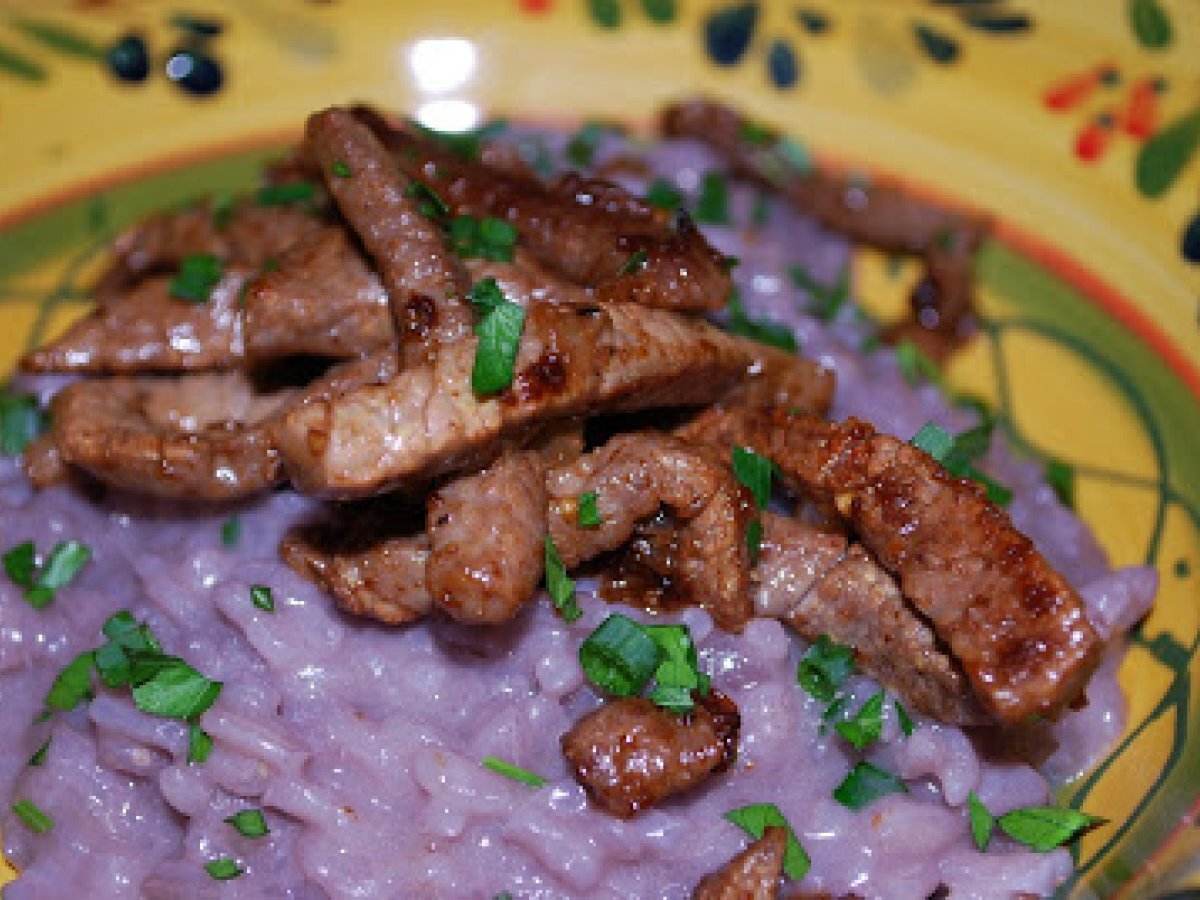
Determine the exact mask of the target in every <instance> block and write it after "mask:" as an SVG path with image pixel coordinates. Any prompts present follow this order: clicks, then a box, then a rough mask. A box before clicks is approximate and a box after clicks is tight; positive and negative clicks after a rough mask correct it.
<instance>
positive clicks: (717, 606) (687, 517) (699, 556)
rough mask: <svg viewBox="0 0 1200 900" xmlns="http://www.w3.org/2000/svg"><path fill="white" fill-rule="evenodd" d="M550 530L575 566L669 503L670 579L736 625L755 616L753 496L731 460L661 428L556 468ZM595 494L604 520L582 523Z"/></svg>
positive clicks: (722, 621)
mask: <svg viewBox="0 0 1200 900" xmlns="http://www.w3.org/2000/svg"><path fill="white" fill-rule="evenodd" d="M546 482H547V490H548V493H549V497H550V510H549V520H550V536H551V537H552V538H553V539H554V544H555V546H556V547H557V548H558V552H559V554H560V555H561V556H562V559H563V562H564V564H566V566H567V567H568V568H574V567H575V566H578V565H579V564H580V563H582V562H585V561H587V560H589V559H593V558H595V557H597V556H599V555H600V554H602V553H605V552H607V551H609V550H615V549H617V548H618V547H620V546H622V545H623V544H625V543H626V542H627V541H628V540H629V538H630V537H631V536H632V535H633V534H634V529H635V527H636V526H637V525H638V523H639V522H640V521H642V520H645V519H649V518H652V517H654V516H655V515H657V514H658V512H659V510H660V508H661V507H666V509H667V511H668V512H669V513H670V515H671V517H672V519H673V521H674V523H675V525H676V527H675V535H674V540H673V542H672V552H671V553H670V560H669V565H670V568H671V571H670V572H669V573H668V572H659V573H658V574H660V575H669V576H670V577H671V579H672V581H673V582H674V583H675V584H676V585H677V587H678V589H679V592H680V593H681V594H682V595H684V596H686V597H688V598H689V599H690V601H691V602H692V603H694V604H696V605H698V606H701V607H703V608H704V609H706V610H708V611H709V613H710V614H711V615H712V617H713V619H714V621H715V622H716V623H717V624H718V625H719V626H720V627H721V628H723V629H725V630H727V631H741V629H742V628H743V627H744V626H745V624H746V622H747V621H749V619H750V617H751V616H752V615H753V612H754V609H753V605H752V603H751V599H750V589H749V588H750V555H749V548H748V545H747V543H746V528H747V526H748V525H749V523H750V521H751V519H752V518H753V517H754V499H753V497H751V496H750V492H749V490H747V489H746V488H744V487H743V486H742V485H740V484H738V482H737V479H735V478H734V476H733V472H732V471H731V469H730V466H729V464H728V463H727V462H726V461H725V459H724V458H719V457H717V456H716V454H715V453H714V452H712V451H710V450H708V449H707V448H705V447H699V448H697V447H691V446H689V445H687V444H685V443H684V442H683V441H680V440H679V439H677V438H674V437H671V436H670V435H666V434H659V433H655V432H643V433H635V434H622V435H618V436H616V437H614V438H613V439H612V440H610V441H609V442H608V443H607V444H605V445H604V446H603V447H600V448H598V449H597V450H594V451H592V452H591V453H588V454H586V455H584V456H583V457H581V458H580V459H578V460H576V461H575V462H574V463H572V464H570V465H568V466H564V467H561V468H558V469H555V470H554V471H552V472H550V473H549V475H548V476H547V479H546ZM589 492H594V493H595V494H596V506H597V508H598V509H599V512H600V518H601V523H600V524H599V525H596V526H585V525H581V524H579V515H578V511H579V498H580V496H582V495H583V494H585V493H589Z"/></svg>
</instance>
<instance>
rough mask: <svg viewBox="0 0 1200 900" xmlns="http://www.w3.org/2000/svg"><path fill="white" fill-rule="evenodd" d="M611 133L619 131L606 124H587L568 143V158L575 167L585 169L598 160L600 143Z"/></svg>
mask: <svg viewBox="0 0 1200 900" xmlns="http://www.w3.org/2000/svg"><path fill="white" fill-rule="evenodd" d="M609 132H613V133H617V132H619V129H618V128H616V127H615V126H613V125H610V124H608V123H606V122H585V123H584V125H583V127H582V128H580V129H579V130H578V131H577V132H575V134H574V135H573V136H572V137H571V139H570V140H569V141H568V142H567V146H566V150H565V153H566V157H567V160H568V161H569V162H570V163H571V165H573V166H577V167H579V168H581V169H585V168H587V167H588V166H590V165H591V164H592V161H593V160H594V159H595V158H596V151H597V150H598V149H600V142H601V141H602V140H603V139H604V136H605V135H606V134H608V133H609Z"/></svg>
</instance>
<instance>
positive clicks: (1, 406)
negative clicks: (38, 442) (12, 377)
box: [0, 390, 47, 456]
mask: <svg viewBox="0 0 1200 900" xmlns="http://www.w3.org/2000/svg"><path fill="white" fill-rule="evenodd" d="M46 424H47V418H46V413H45V411H44V410H43V409H42V408H41V407H40V406H39V405H38V401H37V397H34V396H33V395H32V394H13V393H10V392H9V391H7V390H4V391H0V454H3V455H4V456H20V455H21V454H22V453H24V452H25V448H26V447H28V446H29V445H30V443H32V441H33V439H34V438H36V437H37V436H38V435H39V434H41V433H42V432H43V431H44V430H45V428H46Z"/></svg>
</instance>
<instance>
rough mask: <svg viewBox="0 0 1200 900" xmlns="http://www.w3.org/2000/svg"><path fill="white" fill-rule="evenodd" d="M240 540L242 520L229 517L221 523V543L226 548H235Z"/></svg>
mask: <svg viewBox="0 0 1200 900" xmlns="http://www.w3.org/2000/svg"><path fill="white" fill-rule="evenodd" d="M241 538H242V520H241V519H239V518H238V517H237V516H230V517H229V518H228V519H226V520H225V521H224V522H222V523H221V543H222V544H223V545H224V546H226V547H236V546H237V545H238V541H240V540H241Z"/></svg>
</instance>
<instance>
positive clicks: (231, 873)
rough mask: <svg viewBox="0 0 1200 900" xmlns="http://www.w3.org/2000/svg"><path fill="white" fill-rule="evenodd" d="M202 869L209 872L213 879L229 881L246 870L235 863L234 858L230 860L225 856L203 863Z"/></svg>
mask: <svg viewBox="0 0 1200 900" xmlns="http://www.w3.org/2000/svg"><path fill="white" fill-rule="evenodd" d="M204 871H205V872H207V873H208V874H209V876H210V877H211V878H212V880H213V881H230V880H231V879H234V878H237V877H238V876H239V875H244V874H245V872H246V870H245V869H243V868H242V867H241V866H239V865H238V864H237V861H236V860H232V859H230V858H229V857H227V856H225V857H221V858H220V859H214V860H210V861H209V862H206V863H205V864H204Z"/></svg>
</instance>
